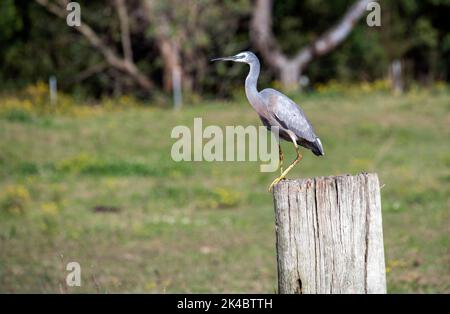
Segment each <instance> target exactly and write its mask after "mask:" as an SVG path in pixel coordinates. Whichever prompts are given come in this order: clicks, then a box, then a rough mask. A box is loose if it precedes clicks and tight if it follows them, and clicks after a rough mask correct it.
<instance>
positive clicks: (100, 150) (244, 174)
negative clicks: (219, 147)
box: [0, 92, 450, 293]
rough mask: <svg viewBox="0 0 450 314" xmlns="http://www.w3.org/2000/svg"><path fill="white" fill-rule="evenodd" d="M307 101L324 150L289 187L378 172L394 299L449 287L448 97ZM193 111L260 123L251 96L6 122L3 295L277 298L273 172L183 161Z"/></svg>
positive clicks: (0, 256)
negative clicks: (71, 277)
mask: <svg viewBox="0 0 450 314" xmlns="http://www.w3.org/2000/svg"><path fill="white" fill-rule="evenodd" d="M296 100H297V101H298V102H299V103H300V104H301V105H302V106H303V108H304V110H305V111H306V113H307V114H308V116H309V117H310V120H311V121H312V122H313V124H314V125H315V128H316V131H317V133H318V134H319V135H320V137H321V139H322V142H323V145H324V147H325V151H326V156H325V157H324V158H317V157H315V156H313V155H312V153H310V152H306V151H304V152H305V153H304V159H303V161H302V162H301V163H300V165H299V166H298V167H296V168H295V169H294V171H293V172H292V173H291V175H290V177H299V176H303V177H310V176H321V175H337V174H343V173H352V174H356V173H358V172H361V171H374V172H377V173H378V175H379V177H380V181H381V184H382V185H383V188H382V190H381V191H382V206H383V224H384V225H383V227H384V240H385V251H386V265H387V276H388V291H389V292H392V293H397V292H402V293H403V292H447V293H449V292H450V271H449V254H450V253H449V230H450V222H449V211H450V210H449V182H450V170H449V169H450V151H449V149H450V148H449V142H450V95H449V94H448V92H439V93H431V92H416V93H410V94H407V95H404V96H399V97H394V96H392V95H388V94H383V93H356V94H348V95H340V94H323V95H321V94H313V95H305V96H302V97H300V96H298V97H297V98H296ZM0 106H1V99H0ZM194 117H202V118H203V124H204V125H211V124H215V125H219V126H222V127H223V126H226V125H236V124H239V125H244V126H246V125H251V124H253V125H254V124H259V121H258V119H257V117H256V115H255V114H254V112H253V111H252V109H251V108H250V107H249V106H248V104H247V103H246V102H245V101H244V100H242V101H236V102H216V103H210V104H207V103H203V104H199V105H196V106H186V107H185V108H183V110H182V111H181V112H178V113H174V112H171V111H168V110H163V109H150V108H147V109H145V108H131V109H127V110H118V111H107V110H100V109H99V110H93V112H92V114H91V115H85V116H82V117H73V116H68V115H54V116H52V115H30V114H17V113H5V114H3V115H1V116H0V292H57V293H58V292H69V293H77V292H93V293H96V292H99V293H105V292H106V293H108V292H167V293H171V292H266V293H271V292H275V291H276V264H275V262H276V260H275V259H276V257H275V239H274V214H273V208H272V198H271V195H270V194H269V193H268V192H267V186H268V184H269V183H270V182H271V180H272V179H273V178H274V176H275V175H276V174H277V173H261V172H259V163H258V162H222V163H218V162H195V163H194V162H192V163H189V162H179V163H176V162H174V161H172V159H171V157H170V150H171V146H172V144H173V143H174V141H175V140H174V139H171V138H170V133H171V130H172V128H173V127H174V126H175V125H179V124H183V125H187V126H190V127H192V124H193V119H194ZM283 147H284V150H285V152H286V154H287V159H288V160H291V159H292V158H293V157H294V153H293V149H292V148H291V147H290V146H289V145H288V144H287V143H285V144H283ZM69 261H77V262H78V263H80V265H81V268H82V286H81V287H79V288H66V287H65V285H64V280H65V276H66V274H67V271H66V270H65V265H66V264H67V262H69Z"/></svg>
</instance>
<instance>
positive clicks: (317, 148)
mask: <svg viewBox="0 0 450 314" xmlns="http://www.w3.org/2000/svg"><path fill="white" fill-rule="evenodd" d="M311 144H312V145H311V150H312V152H313V153H314V155H316V156H323V155H325V152H324V151H323V146H322V142H321V141H320V138H316V141H315V142H314V143H311Z"/></svg>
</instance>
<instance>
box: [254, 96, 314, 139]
mask: <svg viewBox="0 0 450 314" xmlns="http://www.w3.org/2000/svg"><path fill="white" fill-rule="evenodd" d="M260 94H261V96H262V98H263V99H264V101H265V102H266V103H267V105H268V109H269V112H270V113H271V114H272V115H273V117H274V119H276V120H277V121H278V122H279V123H280V125H281V126H282V127H283V128H286V129H288V130H291V131H292V132H294V133H295V135H297V136H298V137H300V138H302V139H305V140H307V141H309V142H315V141H316V139H317V136H316V134H315V133H314V129H313V127H312V125H311V123H310V122H309V120H308V118H307V117H306V115H305V113H304V112H303V110H302V108H300V107H299V106H298V105H297V104H296V103H295V102H293V101H292V100H291V99H289V98H288V97H287V96H286V95H284V94H282V93H280V92H279V91H277V90H275V89H272V88H266V89H264V90H262V91H261V92H260Z"/></svg>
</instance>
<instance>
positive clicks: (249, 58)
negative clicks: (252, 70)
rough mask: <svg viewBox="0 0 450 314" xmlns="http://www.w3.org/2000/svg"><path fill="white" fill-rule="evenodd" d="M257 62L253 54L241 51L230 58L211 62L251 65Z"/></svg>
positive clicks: (215, 59) (216, 59)
mask: <svg viewBox="0 0 450 314" xmlns="http://www.w3.org/2000/svg"><path fill="white" fill-rule="evenodd" d="M257 60H258V58H257V57H256V56H255V54H254V53H253V52H250V51H243V52H239V53H238V54H237V55H234V56H231V57H222V58H214V59H212V60H211V61H233V62H244V63H252V62H254V61H257Z"/></svg>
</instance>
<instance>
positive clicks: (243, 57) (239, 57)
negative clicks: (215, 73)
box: [233, 52, 250, 63]
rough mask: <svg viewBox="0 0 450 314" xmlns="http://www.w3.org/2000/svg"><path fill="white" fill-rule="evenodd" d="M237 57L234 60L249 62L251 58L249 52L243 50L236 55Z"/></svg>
mask: <svg viewBox="0 0 450 314" xmlns="http://www.w3.org/2000/svg"><path fill="white" fill-rule="evenodd" d="M234 57H235V59H234V60H233V61H234V62H244V63H248V62H249V61H250V60H249V59H250V56H249V54H248V53H246V52H241V53H238V54H237V55H235V56H234Z"/></svg>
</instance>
